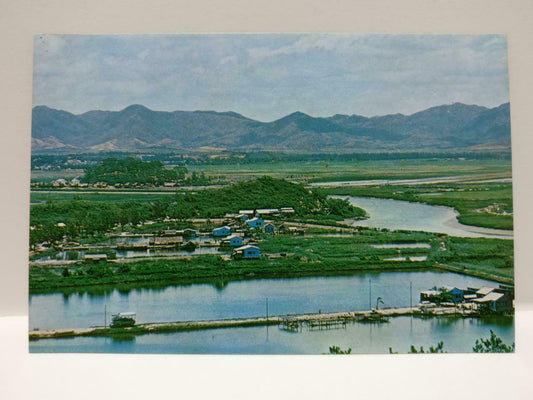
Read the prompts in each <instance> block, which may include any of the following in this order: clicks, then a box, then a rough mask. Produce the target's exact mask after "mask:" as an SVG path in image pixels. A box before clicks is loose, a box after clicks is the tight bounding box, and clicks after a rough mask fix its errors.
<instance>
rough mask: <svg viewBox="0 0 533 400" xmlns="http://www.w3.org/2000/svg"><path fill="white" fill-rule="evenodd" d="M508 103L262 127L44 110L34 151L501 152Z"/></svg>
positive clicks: (135, 113)
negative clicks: (495, 105)
mask: <svg viewBox="0 0 533 400" xmlns="http://www.w3.org/2000/svg"><path fill="white" fill-rule="evenodd" d="M510 145H511V129H510V109H509V103H504V104H502V105H500V106H498V107H494V108H487V107H481V106H476V105H466V104H462V103H454V104H451V105H442V106H437V107H432V108H429V109H426V110H423V111H420V112H417V113H415V114H411V115H403V114H391V115H385V116H378V117H371V118H367V117H363V116H359V115H342V114H336V115H334V116H332V117H327V118H316V117H312V116H309V115H307V114H304V113H301V112H295V113H292V114H289V115H287V116H285V117H283V118H281V119H278V120H276V121H273V122H260V121H256V120H253V119H249V118H246V117H244V116H242V115H240V114H237V113H235V112H214V111H173V112H166V111H153V110H150V109H148V108H146V107H144V106H142V105H131V106H129V107H126V108H125V109H123V110H121V111H89V112H86V113H83V114H79V115H75V114H71V113H69V112H67V111H62V110H56V109H53V108H49V107H46V106H37V107H34V108H33V111H32V150H33V151H34V152H41V151H50V152H57V151H61V152H73V153H75V152H86V151H142V150H145V151H146V150H150V151H155V152H157V151H177V152H178V151H195V150H196V151H202V150H230V151H262V150H268V151H286V152H302V153H322V152H339V153H347V152H366V151H397V150H399V151H411V150H413V151H415V150H420V151H447V150H487V149H506V148H510Z"/></svg>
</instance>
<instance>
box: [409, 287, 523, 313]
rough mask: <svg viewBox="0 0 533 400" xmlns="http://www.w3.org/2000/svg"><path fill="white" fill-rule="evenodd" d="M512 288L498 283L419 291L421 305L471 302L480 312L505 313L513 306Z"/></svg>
mask: <svg viewBox="0 0 533 400" xmlns="http://www.w3.org/2000/svg"><path fill="white" fill-rule="evenodd" d="M513 301H514V288H513V287H512V286H506V285H500V286H499V287H497V288H494V287H482V288H470V287H469V288H466V289H461V288H457V287H452V286H444V287H441V288H439V289H433V290H426V291H423V292H421V293H420V302H421V304H422V305H430V304H441V305H446V303H452V304H461V303H466V304H471V305H472V306H474V308H476V309H477V310H478V311H480V312H494V313H505V312H508V311H512V310H513V308H514V305H513Z"/></svg>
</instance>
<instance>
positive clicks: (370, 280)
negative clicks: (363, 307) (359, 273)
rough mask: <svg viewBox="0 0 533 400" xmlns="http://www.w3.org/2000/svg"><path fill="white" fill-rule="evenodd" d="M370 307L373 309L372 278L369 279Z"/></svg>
mask: <svg viewBox="0 0 533 400" xmlns="http://www.w3.org/2000/svg"><path fill="white" fill-rule="evenodd" d="M368 309H369V310H372V279H369V280H368Z"/></svg>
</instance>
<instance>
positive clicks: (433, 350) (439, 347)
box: [409, 342, 447, 354]
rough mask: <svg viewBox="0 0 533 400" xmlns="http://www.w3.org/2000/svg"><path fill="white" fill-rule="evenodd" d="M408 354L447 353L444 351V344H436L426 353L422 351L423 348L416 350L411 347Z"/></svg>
mask: <svg viewBox="0 0 533 400" xmlns="http://www.w3.org/2000/svg"><path fill="white" fill-rule="evenodd" d="M409 353H410V354H419V353H447V351H444V342H439V343H437V346H430V347H429V350H428V351H426V350H424V347H423V346H420V349H417V348H416V347H415V346H411V349H409Z"/></svg>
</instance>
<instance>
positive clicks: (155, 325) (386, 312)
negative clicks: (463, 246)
mask: <svg viewBox="0 0 533 400" xmlns="http://www.w3.org/2000/svg"><path fill="white" fill-rule="evenodd" d="M420 314H424V315H434V316H445V315H462V316H475V314H474V313H473V311H472V310H469V309H461V308H456V307H434V308H431V309H429V310H426V309H422V308H421V307H419V306H416V307H412V308H410V307H404V308H389V309H380V310H370V311H345V312H332V313H315V314H288V315H277V316H269V317H266V316H264V317H251V318H232V319H221V320H206V321H175V322H149V323H144V324H138V325H135V326H133V327H129V328H104V327H98V328H82V329H70V330H48V331H33V332H30V333H29V339H30V340H39V339H58V338H70V337H76V336H110V337H112V336H118V335H124V334H133V335H144V334H147V333H168V332H184V331H193V330H205V329H220V328H237V327H251V326H266V325H280V324H283V323H284V322H286V321H290V322H291V323H295V322H299V323H321V322H328V321H330V322H335V321H343V322H346V321H354V322H357V321H361V320H362V319H363V318H365V317H372V316H374V317H376V316H377V317H381V318H387V317H397V316H402V315H420ZM376 322H379V321H376Z"/></svg>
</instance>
